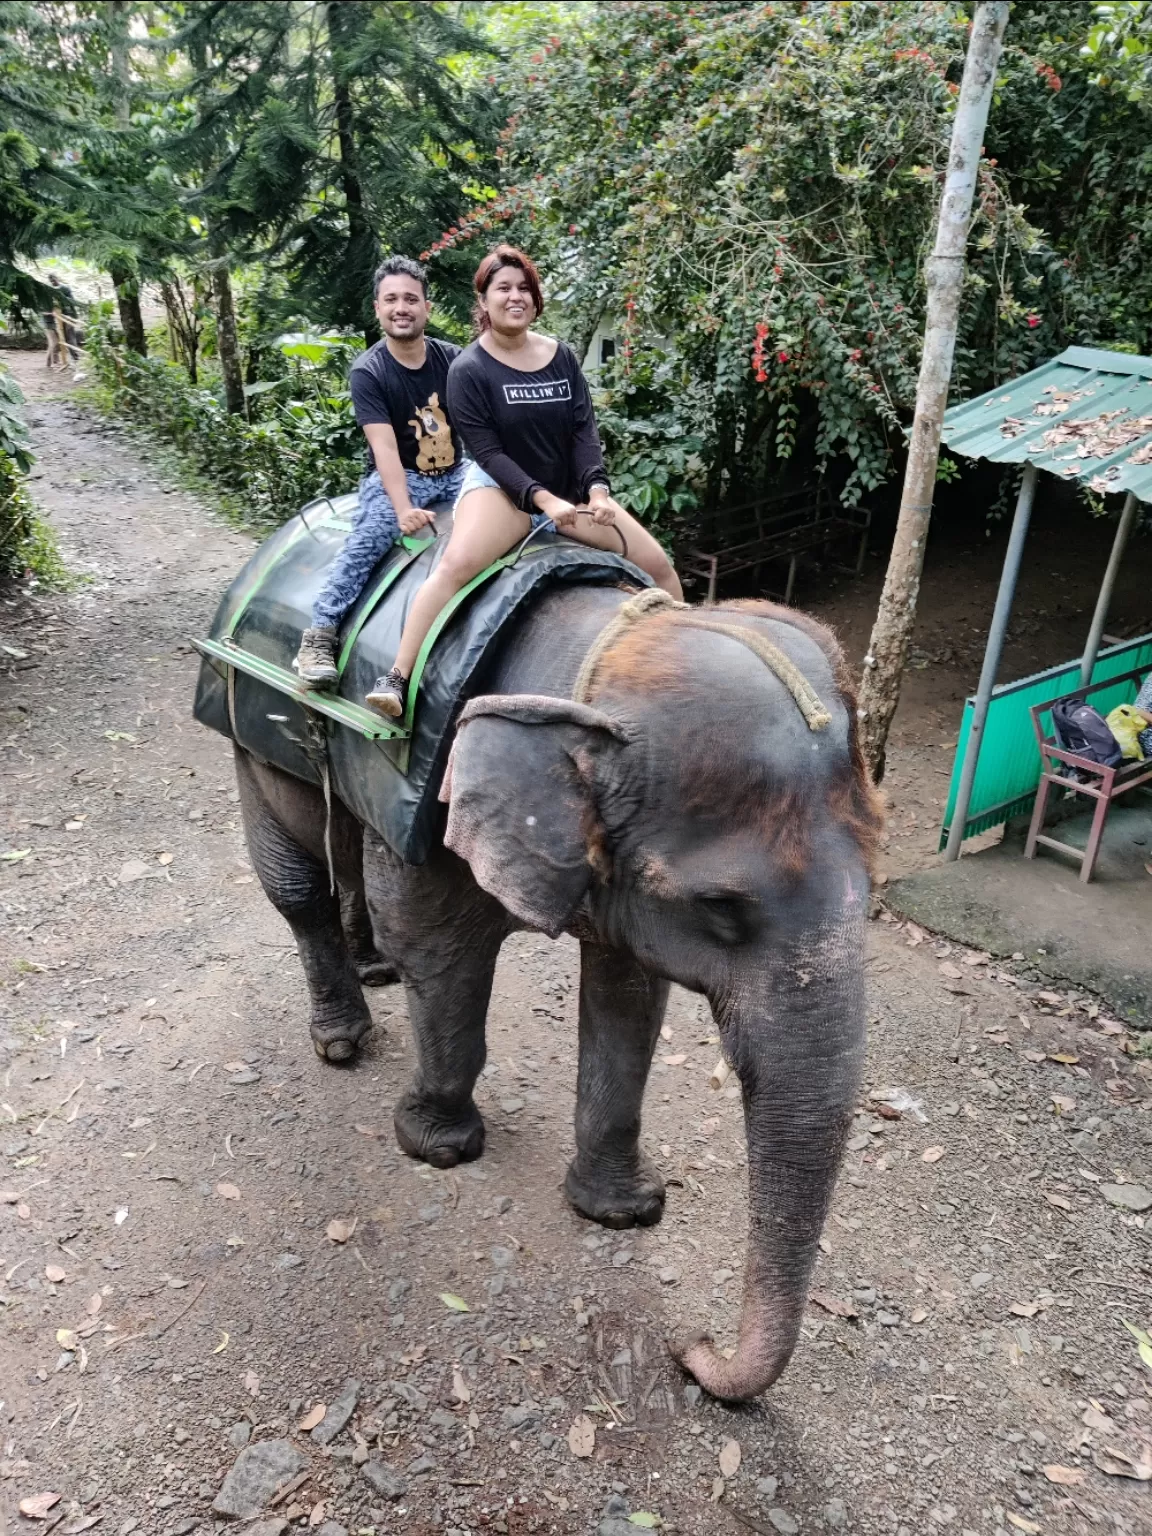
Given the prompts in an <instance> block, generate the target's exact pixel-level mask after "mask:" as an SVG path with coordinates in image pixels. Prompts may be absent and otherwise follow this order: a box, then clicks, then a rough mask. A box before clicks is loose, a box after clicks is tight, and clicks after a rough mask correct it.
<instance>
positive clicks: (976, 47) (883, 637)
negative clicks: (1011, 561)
mask: <svg viewBox="0 0 1152 1536" xmlns="http://www.w3.org/2000/svg"><path fill="white" fill-rule="evenodd" d="M1007 22H1008V6H1007V4H1006V3H1005V0H982V3H981V4H979V5H978V6H977V7H976V16H975V19H974V21H973V23H972V34H971V37H970V39H969V43H968V56H967V58H966V59H965V61H964V78H963V81H962V83H961V86H960V98H959V101H958V103H957V106H956V117H955V120H954V122H953V125H952V144H951V148H950V150H949V152H948V171H947V175H946V177H945V181H944V193H943V196H942V197H941V199H940V213H939V217H938V220H937V224H936V244H935V246H934V248H933V252H932V255H931V256H930V257H929V258H928V262H927V271H926V278H927V287H928V313H927V320H926V322H925V327H924V353H923V356H922V358H921V362H920V380H919V384H918V386H917V389H916V413H915V416H914V417H913V421H912V434H911V439H910V441H909V444H908V464H907V467H906V469H905V471H904V489H903V493H902V495H901V498H900V516H899V520H898V522H897V524H896V538H895V541H894V542H893V545H892V554H891V556H890V557H889V561H888V573H887V575H886V576H885V578H884V591H883V593H882V594H881V597H880V607H879V611H878V612H877V615H876V623H875V625H874V626H873V629H872V639H871V643H870V644H869V647H868V655H867V656H866V657H865V658H864V677H863V680H862V683H861V687H860V742H861V745H862V747H863V749H864V755H865V758H866V759H867V761H868V766H869V767H870V768H871V770H872V773H873V775H874V777H875V778H876V780H877V781H879V780H880V779H881V778H882V777H883V774H884V748H885V744H886V742H887V740H888V730H889V727H890V726H891V724H892V717H893V715H894V714H895V713H896V706H897V704H898V703H899V701H900V683H901V679H902V677H903V672H904V664H905V661H906V660H907V655H908V644H909V641H910V640H911V637H912V628H913V624H914V623H915V619H916V602H917V599H918V597H919V595H920V575H921V572H922V571H923V568H924V546H925V543H926V541H927V538H928V524H929V521H930V519H931V516H932V496H933V491H934V488H935V484H936V468H937V462H938V460H939V457H940V430H941V426H942V424H943V419H944V410H945V407H946V406H947V403H948V385H949V383H950V381H951V378H952V355H953V352H954V351H955V347H956V325H957V320H958V318H959V314H960V296H961V288H962V285H963V281H964V253H965V249H966V247H967V244H968V225H969V221H970V218H971V214H972V198H973V194H974V192H975V189H976V173H977V171H978V169H979V166H980V151H981V148H982V147H983V143H984V129H985V127H986V126H987V123H988V109H989V107H990V105H991V102H992V88H993V86H994V84H995V82H996V66H997V63H998V62H999V59H1000V48H1001V45H1002V43H1003V39H1004V28H1005V26H1006V25H1007Z"/></svg>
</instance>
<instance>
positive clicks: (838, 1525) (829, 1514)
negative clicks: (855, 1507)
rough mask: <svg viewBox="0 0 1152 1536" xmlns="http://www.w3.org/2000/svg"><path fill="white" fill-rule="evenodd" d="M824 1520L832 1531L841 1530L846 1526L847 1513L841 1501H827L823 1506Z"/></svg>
mask: <svg viewBox="0 0 1152 1536" xmlns="http://www.w3.org/2000/svg"><path fill="white" fill-rule="evenodd" d="M824 1519H825V1521H826V1522H827V1524H828V1525H830V1526H831V1527H832V1529H833V1530H834V1531H839V1530H843V1528H844V1526H846V1525H847V1524H848V1511H847V1510H846V1509H845V1507H844V1500H843V1499H829V1500H828V1502H827V1504H825V1506H824Z"/></svg>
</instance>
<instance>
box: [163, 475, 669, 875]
mask: <svg viewBox="0 0 1152 1536" xmlns="http://www.w3.org/2000/svg"><path fill="white" fill-rule="evenodd" d="M356 506H357V498H356V496H355V494H352V495H348V496H337V497H335V498H333V499H332V500H328V499H327V498H325V499H323V500H321V501H317V502H313V503H311V504H310V505H309V506H307V507H305V508H304V509H303V511H302V512H300V513H299V515H298V516H296V517H295V518H293V519H292V521H291V522H289V523H287V524H285V526H284V527H283V528H281V529H279V530H278V531H277V532H276V533H274V534H273V535H272V537H271V538H270V539H268V540H267V541H266V542H265V543H264V544H262V545H261V546H260V548H259V549H258V550H257V551H256V553H255V554H254V555H253V556H252V558H251V560H249V561H248V563H247V565H246V566H245V567H244V569H243V570H242V571H241V572H240V574H239V575H238V576H237V577H236V579H235V581H234V582H233V583H232V585H231V586H230V587H229V589H228V591H227V592H226V593H225V595H224V598H223V601H222V602H221V604H220V607H219V609H218V610H217V613H216V617H215V619H214V621H213V624H212V630H211V634H210V635H209V636H208V637H207V638H206V639H203V640H200V641H197V642H195V643H196V646H197V649H198V650H199V651H200V653H201V656H202V658H203V660H202V664H201V668H200V678H199V683H198V686H197V689H196V702H195V706H194V710H193V713H194V714H195V717H196V719H197V720H198V721H199V722H200V724H201V725H207V726H209V727H211V729H213V730H216V731H220V732H222V733H223V734H224V735H225V736H230V737H232V739H233V740H234V741H236V742H237V743H238V744H239V745H240V746H242V747H244V748H245V750H247V751H248V752H251V753H252V754H253V755H254V756H255V757H257V758H260V759H261V760H263V761H264V762H267V763H271V764H274V765H275V766H276V767H278V768H281V769H283V770H284V771H285V772H287V773H291V774H294V775H295V776H296V777H297V778H300V779H304V780H306V781H307V782H309V783H312V784H316V785H320V786H322V787H323V788H324V790H325V793H326V794H328V793H329V792H330V793H331V794H333V795H335V796H337V797H338V798H339V799H340V800H341V801H343V803H344V804H345V805H346V806H347V807H348V809H349V810H350V811H351V812H352V813H353V814H354V815H355V816H356V817H358V818H359V820H360V821H362V822H364V823H366V824H367V825H368V826H370V827H372V828H374V830H375V831H377V832H378V833H379V834H380V836H381V837H383V839H384V840H385V842H386V843H387V844H388V845H389V847H390V848H392V849H393V850H394V851H395V852H396V853H397V854H399V855H400V857H401V858H403V859H405V860H406V861H407V862H408V863H411V864H421V863H423V861H424V860H425V858H426V857H427V855H428V851H429V849H430V848H431V847H432V845H433V843H434V841H435V840H436V837H437V835H438V832H439V825H440V818H441V817H442V816H443V807H442V806H440V805H439V802H438V800H437V793H438V790H439V787H440V780H441V778H442V775H443V771H444V765H445V763H446V761H447V757H448V751H449V748H450V746H451V740H452V735H453V732H454V730H455V723H456V717H457V715H458V714H459V712H460V710H461V709H462V708H463V706H464V704H465V703H466V702H467V700H468V699H469V698H470V697H471V696H472V694H473V693H474V692H475V691H476V682H477V680H478V676H479V674H480V670H481V668H482V666H483V664H484V662H485V660H486V659H488V658H489V657H490V656H491V655H492V654H493V651H494V648H495V647H496V646H497V645H498V643H499V641H500V638H501V633H502V631H503V629H504V626H505V625H507V624H510V623H514V622H515V621H516V616H517V614H518V613H519V612H520V611H521V610H522V608H523V606H524V605H525V604H526V603H529V602H530V601H532V600H533V598H534V597H535V596H536V595H538V594H539V592H540V590H541V589H542V588H544V587H545V586H548V585H553V584H556V583H562V582H586V583H593V584H597V585H611V586H619V585H621V584H623V583H626V584H627V585H629V586H631V587H640V586H648V585H650V584H651V583H650V580H649V578H648V577H647V576H645V575H644V574H643V573H642V572H641V571H639V570H638V569H637V568H636V567H635V566H634V565H631V564H630V563H629V562H628V561H626V560H624V559H622V558H621V557H620V556H618V555H613V554H607V553H605V552H603V551H601V550H596V549H589V548H587V547H586V546H584V545H581V544H576V543H574V542H573V541H571V540H569V539H560V538H557V537H556V536H555V535H554V534H550V533H545V532H541V533H538V534H533V535H532V537H531V538H530V540H528V541H527V542H526V543H525V544H523V545H521V546H519V547H518V548H517V549H515V550H513V551H512V552H510V553H509V554H508V555H506V556H504V558H503V559H501V560H498V561H497V562H496V563H495V564H494V565H492V566H490V567H489V568H488V570H487V571H484V572H482V573H481V574H480V576H478V577H476V578H475V580H474V581H472V582H470V583H469V584H468V586H466V587H465V588H464V589H463V590H462V591H461V592H459V593H457V595H456V597H455V598H454V599H453V600H452V601H451V602H450V603H449V604H448V605H447V606H446V607H445V609H444V610H443V611H442V612H441V613H440V615H439V616H438V618H437V620H436V622H435V624H434V625H433V627H432V631H431V633H430V635H429V637H428V640H427V641H426V642H425V645H424V646H423V648H422V649H421V652H420V656H419V658H418V659H417V662H416V666H415V668H414V669H413V673H412V679H411V682H410V685H409V690H408V709H407V711H406V714H405V716H404V719H403V720H402V721H393V720H386V719H384V718H383V717H382V716H380V715H377V714H375V713H374V712H373V711H371V710H369V709H367V708H365V707H364V705H363V704H362V702H361V701H362V700H363V698H364V695H365V694H366V693H367V692H368V691H369V689H370V688H371V687H372V686H373V684H374V683H375V681H376V679H377V678H378V677H379V676H381V675H382V674H383V673H384V672H386V671H387V670H388V668H389V667H390V666H391V665H392V662H393V659H394V658H395V655H396V650H397V646H398V645H399V641H400V633H401V631H402V629H403V627H404V620H405V618H406V617H407V614H408V609H409V607H410V605H411V603H412V600H413V598H414V597H415V595H416V593H417V592H418V591H419V589H420V587H421V585H422V584H423V582H424V581H425V579H426V578H427V576H428V575H429V573H430V572H431V571H432V570H433V569H434V567H435V565H436V562H437V561H438V560H439V558H440V555H441V553H442V551H443V548H444V546H445V544H446V543H447V536H448V533H449V532H450V530H451V511H450V509H447V508H444V509H436V510H437V514H438V515H437V532H436V535H435V536H433V535H432V534H431V532H430V531H429V530H425V532H424V534H422V536H421V537H419V538H414V539H403V540H401V541H400V542H399V543H397V544H395V545H394V546H393V547H392V549H391V550H390V551H389V552H388V554H387V555H386V556H385V557H384V559H383V560H382V561H381V562H380V564H379V566H378V567H377V569H376V570H375V572H374V573H373V575H372V578H371V580H370V581H369V582H368V584H367V585H366V587H365V589H364V592H363V593H362V595H361V597H360V600H359V602H358V603H357V604H356V606H355V607H354V608H353V609H352V610H351V612H350V613H349V614H348V616H347V618H346V619H345V621H344V624H343V626H342V628H341V632H340V646H339V670H340V681H339V683H338V685H337V686H336V688H335V689H333V690H331V691H330V692H319V691H313V690H309V689H306V688H304V687H303V686H302V685H301V684H300V681H299V679H298V678H297V676H296V674H295V672H293V671H292V670H291V665H292V658H293V657H294V656H295V654H296V650H297V648H298V646H299V644H300V635H301V631H302V630H304V629H305V628H306V627H307V626H308V625H309V624H310V623H311V612H312V603H313V600H314V599H315V597H316V596H317V594H318V592H319V590H320V587H321V585H322V584H323V581H324V577H325V573H326V571H327V569H328V566H329V565H330V563H331V562H332V560H333V559H334V558H335V556H336V554H337V553H338V551H339V549H340V547H341V544H342V543H343V540H344V538H345V537H346V535H347V534H348V532H349V530H350V528H351V525H352V517H353V515H354V514H355V511H356Z"/></svg>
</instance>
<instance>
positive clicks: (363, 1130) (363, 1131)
mask: <svg viewBox="0 0 1152 1536" xmlns="http://www.w3.org/2000/svg"><path fill="white" fill-rule="evenodd" d="M352 1129H353V1130H354V1131H355V1132H356V1134H357V1136H371V1137H373V1138H375V1137H377V1136H379V1135H380V1134H381V1132H380V1131H377V1130H374V1129H373V1127H372V1126H370V1125H354V1126H353V1127H352Z"/></svg>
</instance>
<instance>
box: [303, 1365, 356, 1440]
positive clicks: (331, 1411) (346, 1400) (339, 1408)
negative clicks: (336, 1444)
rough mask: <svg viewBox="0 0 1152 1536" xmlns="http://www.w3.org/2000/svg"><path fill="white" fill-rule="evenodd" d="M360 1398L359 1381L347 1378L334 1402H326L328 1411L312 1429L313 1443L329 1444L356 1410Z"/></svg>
mask: <svg viewBox="0 0 1152 1536" xmlns="http://www.w3.org/2000/svg"><path fill="white" fill-rule="evenodd" d="M359 1399H360V1383H359V1382H358V1381H352V1380H348V1381H346V1382H345V1383H344V1385H343V1386H342V1387H341V1388H340V1394H339V1396H338V1397H337V1398H336V1400H335V1401H334V1402H331V1403H329V1404H328V1412H327V1413H326V1414H325V1415H324V1417H323V1418H322V1419H321V1420H320V1422H319V1424H317V1426H316V1428H315V1429H314V1430H313V1431H312V1442H313V1444H314V1445H330V1444H331V1442H332V1441H333V1440H335V1438H336V1436H337V1435H338V1434H339V1433H340V1431H341V1430H342V1429H343V1428H344V1426H345V1424H347V1422H348V1420H349V1419H350V1418H351V1417H352V1415H353V1414H354V1413H355V1411H356V1404H357V1402H358V1401H359Z"/></svg>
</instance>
